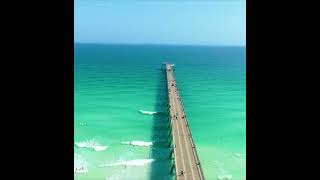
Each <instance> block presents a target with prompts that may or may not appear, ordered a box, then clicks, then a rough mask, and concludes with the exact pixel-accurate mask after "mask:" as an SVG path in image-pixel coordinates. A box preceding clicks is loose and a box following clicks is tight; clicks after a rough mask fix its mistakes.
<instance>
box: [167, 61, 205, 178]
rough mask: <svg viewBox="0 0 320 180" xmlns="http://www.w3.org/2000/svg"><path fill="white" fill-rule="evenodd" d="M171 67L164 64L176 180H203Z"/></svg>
mask: <svg viewBox="0 0 320 180" xmlns="http://www.w3.org/2000/svg"><path fill="white" fill-rule="evenodd" d="M172 67H173V65H172V64H166V75H167V87H168V98H169V111H170V119H171V120H170V123H171V129H172V130H171V135H172V144H173V146H172V148H173V149H172V153H173V155H174V169H175V172H176V179H177V180H182V179H183V180H188V179H189V180H203V179H204V176H203V173H202V169H201V165H200V161H199V158H198V156H197V152H196V148H195V144H194V142H193V139H192V135H191V131H190V129H189V124H188V120H187V118H186V115H185V112H184V108H183V104H182V102H181V99H180V98H181V97H180V95H179V91H178V89H177V86H176V81H175V78H174V75H173V68H172Z"/></svg>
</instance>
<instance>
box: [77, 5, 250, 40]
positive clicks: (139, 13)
mask: <svg viewBox="0 0 320 180" xmlns="http://www.w3.org/2000/svg"><path fill="white" fill-rule="evenodd" d="M119 1H120V0H118V1H111V0H104V1H103V0H75V3H74V5H75V7H74V17H75V19H74V40H75V42H76V43H79V42H81V43H130V44H191V45H192V44H194V45H232V46H238V45H246V2H245V0H211V1H204V0H194V1H192V0H171V1H169V0H158V1H155V0H149V1H146V0H140V1H138V0H136V1H134V0H131V1H126V0H122V1H121V2H119Z"/></svg>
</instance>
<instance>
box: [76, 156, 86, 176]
mask: <svg viewBox="0 0 320 180" xmlns="http://www.w3.org/2000/svg"><path fill="white" fill-rule="evenodd" d="M87 172H88V163H87V161H85V160H84V159H83V158H82V156H80V155H76V156H75V157H74V173H75V174H83V173H87Z"/></svg>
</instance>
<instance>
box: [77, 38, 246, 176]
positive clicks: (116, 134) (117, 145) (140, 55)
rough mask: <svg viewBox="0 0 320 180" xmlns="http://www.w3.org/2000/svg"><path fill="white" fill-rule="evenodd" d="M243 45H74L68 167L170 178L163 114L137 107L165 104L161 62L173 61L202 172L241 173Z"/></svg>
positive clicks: (97, 172)
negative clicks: (72, 162) (70, 161)
mask: <svg viewBox="0 0 320 180" xmlns="http://www.w3.org/2000/svg"><path fill="white" fill-rule="evenodd" d="M245 51H246V50H245V47H193V46H156V45H153V46H151V45H93V44H75V67H74V69H75V72H74V73H75V85H74V86H75V89H74V97H75V110H74V115H75V121H74V122H75V147H74V151H75V168H77V171H78V168H79V169H81V167H83V168H84V169H82V170H84V171H86V170H87V171H88V172H84V173H75V179H106V178H107V179H170V178H172V176H171V175H170V172H169V171H170V166H171V161H170V159H169V149H168V147H167V146H166V144H167V143H166V142H167V140H168V138H167V134H168V129H167V122H166V121H165V120H166V118H167V117H166V115H165V114H163V113H158V114H154V115H145V114H142V113H140V112H139V110H144V111H150V112H165V111H166V105H165V104H166V91H165V78H164V77H165V76H164V73H163V72H162V71H160V68H161V63H162V62H164V61H168V62H171V63H174V64H175V76H176V80H177V84H178V87H179V89H180V93H181V96H182V100H183V103H184V106H185V110H186V114H187V116H188V120H189V123H190V128H191V131H192V134H193V138H194V140H195V143H196V147H197V151H198V154H199V157H200V161H201V163H202V167H203V171H204V174H205V177H206V178H207V179H218V178H219V177H220V178H222V177H223V176H225V177H228V176H230V175H232V179H245V176H246V174H245V171H246V159H245V158H246V153H245V152H246V139H245V137H246V126H245V122H246V113H245V112H246V88H245V87H246V85H245V84H246V67H245V64H246V63H245V62H246V60H245V56H246V54H245ZM126 141H144V142H145V144H147V142H153V146H132V145H126V144H122V142H126ZM82 146H90V147H88V148H86V147H82ZM106 146H107V147H106ZM94 147H96V149H94ZM99 148H100V149H99ZM103 165H105V166H104V167H102V166H103ZM100 166H101V167H100ZM80 171H81V170H80Z"/></svg>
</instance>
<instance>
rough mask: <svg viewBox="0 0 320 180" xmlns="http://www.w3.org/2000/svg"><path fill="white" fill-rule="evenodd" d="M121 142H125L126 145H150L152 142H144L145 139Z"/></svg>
mask: <svg viewBox="0 0 320 180" xmlns="http://www.w3.org/2000/svg"><path fill="white" fill-rule="evenodd" d="M121 143H122V144H127V145H133V146H152V145H153V143H152V142H146V141H125V142H121Z"/></svg>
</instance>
